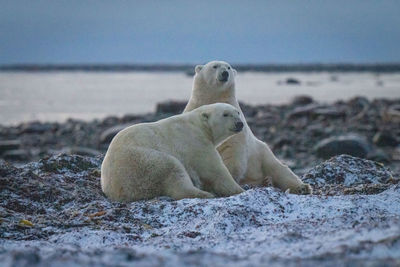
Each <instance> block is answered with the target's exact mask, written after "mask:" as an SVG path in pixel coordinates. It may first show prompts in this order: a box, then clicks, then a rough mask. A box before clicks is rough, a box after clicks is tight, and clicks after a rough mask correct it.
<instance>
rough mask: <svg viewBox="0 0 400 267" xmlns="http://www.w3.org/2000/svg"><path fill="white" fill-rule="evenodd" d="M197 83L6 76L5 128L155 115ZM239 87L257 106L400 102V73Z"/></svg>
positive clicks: (165, 76) (267, 76)
mask: <svg viewBox="0 0 400 267" xmlns="http://www.w3.org/2000/svg"><path fill="white" fill-rule="evenodd" d="M288 78H294V79H296V80H298V81H299V82H300V84H298V85H293V84H287V83H286V80H287V79H288ZM192 80H193V77H191V76H188V75H186V74H185V73H183V72H0V124H2V125H15V124H18V123H21V122H26V121H32V120H40V121H59V122H62V121H65V120H66V119H68V118H74V119H82V120H91V119H101V118H103V117H105V116H108V115H117V116H118V115H123V114H127V113H130V114H140V113H147V112H152V111H154V110H155V106H156V104H157V103H158V102H161V101H165V100H187V99H189V97H190V93H191V87H192ZM236 84H237V86H236V94H237V98H238V99H239V100H240V101H242V102H245V103H248V104H253V105H256V104H266V103H270V104H283V103H288V102H290V101H291V99H292V98H293V97H294V96H296V95H310V96H312V97H313V98H314V99H316V100H318V101H322V102H333V101H336V100H339V99H342V100H346V99H349V98H352V97H354V96H365V97H367V98H369V99H374V98H400V73H391V74H374V73H327V72H322V73H321V72H318V73H298V72H296V73H260V72H242V73H238V76H237V78H236Z"/></svg>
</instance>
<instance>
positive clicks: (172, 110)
mask: <svg viewBox="0 0 400 267" xmlns="http://www.w3.org/2000/svg"><path fill="white" fill-rule="evenodd" d="M186 104H187V102H186V101H172V100H171V101H166V102H161V103H158V104H157V107H156V113H168V114H180V113H182V112H183V110H184V109H185V107H186Z"/></svg>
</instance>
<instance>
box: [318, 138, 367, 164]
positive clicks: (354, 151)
mask: <svg viewBox="0 0 400 267" xmlns="http://www.w3.org/2000/svg"><path fill="white" fill-rule="evenodd" d="M314 150H315V152H316V154H317V156H318V157H320V158H323V159H328V158H330V157H333V156H337V155H341V154H348V155H351V156H354V157H360V158H365V157H366V156H367V154H368V152H369V151H370V150H371V148H370V145H369V144H368V143H367V141H366V140H365V139H364V138H362V137H360V136H358V135H355V134H350V135H342V136H334V137H329V138H326V139H323V140H322V141H320V142H318V143H317V144H316V145H315V147H314Z"/></svg>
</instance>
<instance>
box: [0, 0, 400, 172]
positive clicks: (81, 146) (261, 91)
mask: <svg viewBox="0 0 400 267" xmlns="http://www.w3.org/2000/svg"><path fill="white" fill-rule="evenodd" d="M0 3H1V5H0V6H1V8H0V125H1V126H0V139H1V140H2V142H0V157H2V158H5V159H7V160H11V161H27V160H32V159H37V158H40V157H43V156H46V155H52V154H55V153H58V152H60V151H61V152H67V153H78V154H87V155H97V154H99V153H101V152H104V151H105V149H106V148H107V146H108V143H109V141H110V140H111V138H112V137H113V136H114V135H115V134H116V132H118V131H119V130H120V129H122V128H123V127H126V126H127V125H130V124H133V123H138V122H144V121H154V120H158V119H161V118H165V117H167V116H171V115H173V114H178V113H180V112H181V111H182V109H183V107H184V105H185V102H186V101H187V100H188V98H189V97H190V93H191V87H192V80H193V74H194V67H195V65H196V64H204V63H206V62H208V61H211V60H224V61H227V62H229V63H230V64H231V65H232V66H233V67H234V68H236V69H237V70H238V75H237V79H236V84H237V86H236V91H237V98H238V99H239V100H240V101H241V102H242V107H243V111H244V112H245V114H246V117H247V120H248V122H249V125H250V126H251V127H252V130H253V131H254V133H255V134H256V135H257V136H258V137H259V138H260V139H262V140H265V141H266V142H268V144H270V146H271V147H272V148H273V149H274V152H275V153H277V155H278V156H279V157H281V158H284V159H286V162H287V163H288V164H289V165H290V166H291V167H292V168H293V169H295V170H297V171H298V172H300V173H301V172H302V169H304V168H306V167H307V166H312V164H314V162H315V160H316V158H324V157H325V158H326V157H329V156H332V155H331V154H329V153H328V154H320V152H318V151H319V150H318V142H322V144H324V143H323V141H324V142H325V139H326V138H336V139H334V140H333V142H334V143H333V144H334V146H335V147H337V144H338V143H337V142H341V141H340V140H343V138H342V137H343V135H349V134H351V136H350V137H349V136H347V137H345V140H347V141H348V140H349V139H350V144H353V146H350V147H349V146H348V145H346V149H347V150H346V151H337V152H335V153H353V152H352V151H357V152H354V154H355V155H357V156H361V157H365V158H369V159H374V160H379V161H381V162H389V163H393V166H397V167H398V169H399V170H400V167H399V166H398V165H399V164H397V163H398V162H399V160H400V148H399V147H398V145H399V138H400V129H399V126H398V125H399V123H400V122H399V118H400V100H399V99H400V27H399V25H400V16H399V13H400V2H399V1H390V0H387V1H379V0H365V1H352V0H350V1H349V0H347V1H341V0H337V1H317V0H309V1H282V0H280V1H236V0H229V1H208V0H205V1H177V0H171V1H118V0H116V1H100V0H99V1H75V0H69V1H63V0H60V1H51V0H38V1H30V0H29V1H23V0H16V1H5V0H0ZM339 137H340V138H342V139H340V138H339ZM346 138H347V139H346ZM1 140H0V141H1ZM331 141H332V140H331ZM347 141H346V142H347ZM335 142H336V143H335ZM328 143H329V142H328ZM346 144H349V143H348V142H347V143H346ZM315 145H316V146H315ZM328 150H329V149H328ZM349 151H350V152H349ZM321 153H323V152H321ZM314 156H315V157H314ZM396 162H397V163H396ZM396 164H397V165H396Z"/></svg>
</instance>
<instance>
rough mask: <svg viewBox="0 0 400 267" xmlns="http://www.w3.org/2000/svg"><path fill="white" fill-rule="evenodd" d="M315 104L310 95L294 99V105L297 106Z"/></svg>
mask: <svg viewBox="0 0 400 267" xmlns="http://www.w3.org/2000/svg"><path fill="white" fill-rule="evenodd" d="M313 102H314V99H313V98H312V97H311V96H309V95H299V96H296V97H294V99H293V100H292V104H293V105H296V106H305V105H309V104H311V103H313Z"/></svg>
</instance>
